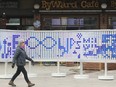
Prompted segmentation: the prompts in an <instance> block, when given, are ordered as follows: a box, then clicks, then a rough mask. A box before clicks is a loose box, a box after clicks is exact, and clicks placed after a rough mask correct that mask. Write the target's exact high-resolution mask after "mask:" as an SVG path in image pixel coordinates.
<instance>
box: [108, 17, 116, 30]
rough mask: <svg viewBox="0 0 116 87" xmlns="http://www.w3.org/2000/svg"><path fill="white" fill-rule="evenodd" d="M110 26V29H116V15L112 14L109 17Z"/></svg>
mask: <svg viewBox="0 0 116 87" xmlns="http://www.w3.org/2000/svg"><path fill="white" fill-rule="evenodd" d="M108 26H109V29H116V16H112V17H109V18H108Z"/></svg>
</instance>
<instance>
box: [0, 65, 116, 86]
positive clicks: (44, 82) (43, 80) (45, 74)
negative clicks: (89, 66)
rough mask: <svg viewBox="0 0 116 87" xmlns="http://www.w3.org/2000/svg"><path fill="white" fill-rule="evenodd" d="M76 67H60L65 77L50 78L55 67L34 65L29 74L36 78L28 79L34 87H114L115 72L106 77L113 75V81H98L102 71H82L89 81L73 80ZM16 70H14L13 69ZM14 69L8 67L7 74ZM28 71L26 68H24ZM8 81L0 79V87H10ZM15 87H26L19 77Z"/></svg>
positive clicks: (0, 66) (115, 84) (115, 81)
mask: <svg viewBox="0 0 116 87" xmlns="http://www.w3.org/2000/svg"><path fill="white" fill-rule="evenodd" d="M76 68H77V67H65V66H61V68H60V70H61V72H65V73H67V76H66V77H51V73H54V72H56V71H57V70H56V66H39V65H38V64H36V65H35V66H34V67H32V70H31V72H33V73H35V72H36V73H37V74H38V76H37V77H33V78H32V77H30V78H29V79H30V80H31V81H32V82H33V83H35V84H36V85H35V86H34V87H116V70H112V71H108V75H113V76H114V78H115V79H114V80H98V75H103V74H104V71H88V70H86V71H84V73H85V74H87V75H89V79H78V80H77V79H74V75H76V74H79V70H76ZM0 69H1V70H0V75H2V74H3V64H0ZM15 69H16V68H15ZM15 69H12V68H11V67H10V65H9V66H8V71H7V72H8V73H10V74H13V73H14V72H15ZM26 69H27V70H28V66H26ZM9 80H10V79H0V83H1V86H0V87H11V86H9V85H8V82H9ZM15 84H16V85H17V87H27V84H26V82H25V80H24V79H23V78H22V76H21V75H20V76H19V77H18V78H17V79H16V80H15Z"/></svg>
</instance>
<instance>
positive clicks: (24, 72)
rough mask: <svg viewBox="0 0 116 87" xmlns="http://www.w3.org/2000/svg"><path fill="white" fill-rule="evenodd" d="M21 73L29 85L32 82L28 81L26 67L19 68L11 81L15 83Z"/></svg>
mask: <svg viewBox="0 0 116 87" xmlns="http://www.w3.org/2000/svg"><path fill="white" fill-rule="evenodd" d="M21 72H22V73H23V75H24V78H25V81H26V82H27V83H28V82H30V81H29V79H28V76H27V71H26V70H25V67H24V66H17V71H16V73H15V74H14V76H13V77H12V79H11V81H14V80H15V79H16V78H17V76H18V75H19V74H20V73H21Z"/></svg>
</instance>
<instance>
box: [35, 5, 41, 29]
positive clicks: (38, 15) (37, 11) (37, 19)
mask: <svg viewBox="0 0 116 87" xmlns="http://www.w3.org/2000/svg"><path fill="white" fill-rule="evenodd" d="M39 9H40V5H39V4H37V3H36V4H34V18H35V21H34V22H33V25H34V27H35V28H40V26H41V23H40V13H39Z"/></svg>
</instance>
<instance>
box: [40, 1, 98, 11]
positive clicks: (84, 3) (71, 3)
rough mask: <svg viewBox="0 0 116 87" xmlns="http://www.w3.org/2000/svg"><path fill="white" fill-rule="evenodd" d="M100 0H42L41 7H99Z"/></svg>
mask: <svg viewBox="0 0 116 87" xmlns="http://www.w3.org/2000/svg"><path fill="white" fill-rule="evenodd" d="M99 8H100V4H99V1H98V0H42V1H41V9H44V10H55V9H58V10H61V9H64V10H76V9H99Z"/></svg>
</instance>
